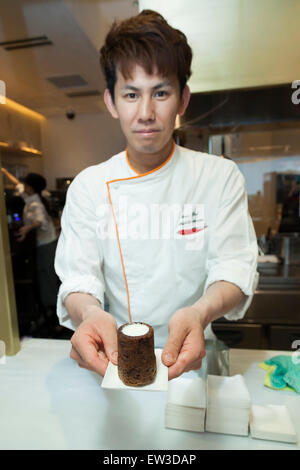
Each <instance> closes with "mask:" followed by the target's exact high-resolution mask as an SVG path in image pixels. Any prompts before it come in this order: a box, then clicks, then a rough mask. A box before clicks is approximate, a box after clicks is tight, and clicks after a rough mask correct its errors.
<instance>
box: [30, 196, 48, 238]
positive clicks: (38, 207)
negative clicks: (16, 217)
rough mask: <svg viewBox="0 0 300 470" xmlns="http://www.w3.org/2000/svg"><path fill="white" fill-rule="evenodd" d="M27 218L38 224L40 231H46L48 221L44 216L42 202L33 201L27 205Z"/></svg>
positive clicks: (44, 210) (44, 211)
mask: <svg viewBox="0 0 300 470" xmlns="http://www.w3.org/2000/svg"><path fill="white" fill-rule="evenodd" d="M27 217H28V218H29V219H30V220H32V222H40V224H41V225H40V229H41V230H43V231H45V230H47V226H48V220H47V216H46V209H45V208H44V205H43V203H42V202H37V201H34V202H32V203H31V204H29V207H28V210H27Z"/></svg>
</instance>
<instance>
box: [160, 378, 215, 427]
mask: <svg viewBox="0 0 300 470" xmlns="http://www.w3.org/2000/svg"><path fill="white" fill-rule="evenodd" d="M205 407H206V383H205V381H204V380H203V379H202V378H201V377H195V378H184V377H178V378H176V379H173V380H171V381H170V383H169V389H168V396H167V403H166V407H165V427H166V428H173V429H181V430H184V431H194V432H204V422H205Z"/></svg>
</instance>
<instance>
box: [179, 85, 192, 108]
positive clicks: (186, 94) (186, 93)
mask: <svg viewBox="0 0 300 470" xmlns="http://www.w3.org/2000/svg"><path fill="white" fill-rule="evenodd" d="M190 98H191V92H190V89H189V87H188V86H187V85H185V87H184V89H183V91H182V96H181V103H180V106H179V110H178V114H179V116H182V115H183V114H184V113H185V110H186V108H187V107H188V104H189V102H190Z"/></svg>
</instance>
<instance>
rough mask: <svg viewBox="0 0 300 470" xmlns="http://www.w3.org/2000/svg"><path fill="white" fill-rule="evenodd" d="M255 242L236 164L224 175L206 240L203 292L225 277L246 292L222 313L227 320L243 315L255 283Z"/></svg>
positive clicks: (245, 196) (243, 184)
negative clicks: (217, 204) (229, 308)
mask: <svg viewBox="0 0 300 470" xmlns="http://www.w3.org/2000/svg"><path fill="white" fill-rule="evenodd" d="M257 257H258V246H257V239H256V234H255V230H254V227H253V223H252V219H251V217H250V214H249V211H248V198H247V193H246V188H245V180H244V177H243V175H242V173H241V172H240V170H239V169H238V167H237V166H236V164H234V163H232V169H231V171H230V172H229V174H228V175H227V178H225V181H224V190H223V192H222V194H221V198H220V202H219V208H218V211H217V216H216V218H215V223H214V226H213V227H212V230H211V233H210V240H209V248H208V257H207V272H208V277H207V280H206V284H205V288H204V292H206V290H207V288H208V287H209V286H210V285H211V284H212V283H214V282H217V281H227V282H231V283H233V284H235V285H236V286H238V287H239V288H240V289H241V290H242V292H243V293H244V294H245V295H246V299H245V300H243V301H242V303H241V304H240V305H238V306H237V307H235V308H234V309H232V310H231V311H230V312H228V313H227V314H226V315H224V316H225V318H227V319H228V320H239V319H240V318H243V316H244V315H245V313H246V311H247V310H248V308H249V306H250V304H251V301H252V298H253V295H254V292H255V289H256V287H257V284H258V279H259V274H258V272H257Z"/></svg>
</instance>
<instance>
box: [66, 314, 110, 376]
mask: <svg viewBox="0 0 300 470" xmlns="http://www.w3.org/2000/svg"><path fill="white" fill-rule="evenodd" d="M71 344H72V349H71V353H70V357H71V358H72V359H74V361H76V362H77V363H78V365H79V367H83V368H85V369H89V370H91V371H94V372H97V373H98V374H100V375H102V376H104V374H105V371H106V368H107V365H108V362H109V361H111V362H112V363H113V364H115V365H117V363H118V341H117V322H116V320H115V319H114V318H113V316H112V315H111V314H110V313H107V312H105V311H104V310H102V309H101V308H99V307H97V308H95V309H93V311H92V312H89V313H88V314H87V315H85V316H84V320H83V321H82V322H81V323H80V325H79V326H78V328H77V330H76V331H75V333H74V334H73V336H72V338H71Z"/></svg>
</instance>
